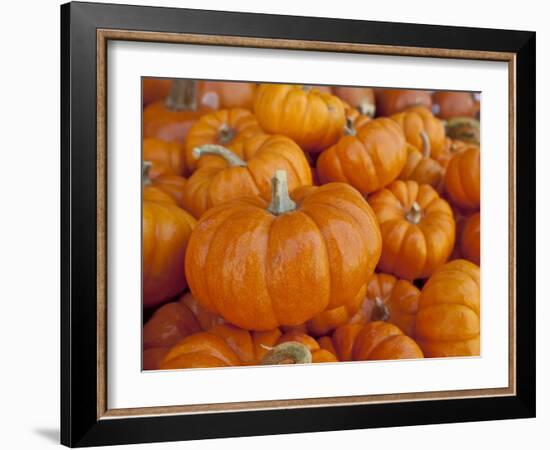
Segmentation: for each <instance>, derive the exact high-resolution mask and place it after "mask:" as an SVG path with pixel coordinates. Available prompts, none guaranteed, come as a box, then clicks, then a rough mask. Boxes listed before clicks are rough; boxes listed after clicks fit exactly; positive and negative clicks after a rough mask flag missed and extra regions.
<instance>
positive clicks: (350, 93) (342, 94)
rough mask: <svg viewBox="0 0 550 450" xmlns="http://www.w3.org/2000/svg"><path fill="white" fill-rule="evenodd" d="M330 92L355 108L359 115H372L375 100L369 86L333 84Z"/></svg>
mask: <svg viewBox="0 0 550 450" xmlns="http://www.w3.org/2000/svg"><path fill="white" fill-rule="evenodd" d="M332 93H333V94H334V95H336V96H337V97H339V98H340V100H342V101H343V102H345V103H347V104H349V105H350V106H351V107H353V108H357V110H358V111H359V113H360V114H361V115H364V116H370V117H374V114H375V113H376V100H375V98H374V91H373V90H372V89H371V88H366V87H347V86H335V87H333V88H332Z"/></svg>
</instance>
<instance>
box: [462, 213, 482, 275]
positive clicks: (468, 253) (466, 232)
mask: <svg viewBox="0 0 550 450" xmlns="http://www.w3.org/2000/svg"><path fill="white" fill-rule="evenodd" d="M479 219H480V215H479V213H474V214H472V215H471V216H470V217H468V219H466V222H465V223H464V228H463V230H462V235H461V239H460V250H461V252H462V256H463V257H464V258H466V259H467V260H469V261H471V262H473V263H474V264H477V265H478V266H479V263H480V255H479V235H480V223H479Z"/></svg>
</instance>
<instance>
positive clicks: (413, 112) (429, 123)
mask: <svg viewBox="0 0 550 450" xmlns="http://www.w3.org/2000/svg"><path fill="white" fill-rule="evenodd" d="M391 119H392V120H394V121H395V122H397V123H398V124H399V126H400V127H401V128H402V130H403V133H405V139H406V140H407V142H408V143H409V144H411V145H413V146H414V147H416V148H417V149H418V150H420V151H423V150H424V148H425V147H426V143H425V141H426V137H427V138H428V141H429V147H430V155H431V156H432V157H433V158H436V159H437V157H438V156H439V154H440V153H441V152H442V151H443V150H444V148H445V127H444V125H443V122H442V121H441V120H439V119H438V118H437V117H435V116H434V115H433V114H432V112H431V111H430V110H429V109H428V108H425V107H424V106H411V107H409V108H407V109H405V110H404V111H402V112H400V113H398V114H394V115H393V116H391Z"/></svg>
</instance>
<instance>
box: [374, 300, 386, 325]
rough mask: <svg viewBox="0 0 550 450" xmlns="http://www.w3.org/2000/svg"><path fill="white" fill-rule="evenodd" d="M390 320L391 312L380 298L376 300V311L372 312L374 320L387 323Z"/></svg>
mask: <svg viewBox="0 0 550 450" xmlns="http://www.w3.org/2000/svg"><path fill="white" fill-rule="evenodd" d="M389 318H390V310H389V309H388V307H387V306H386V304H385V303H384V301H383V300H382V299H381V298H380V297H376V298H375V299H374V311H373V312H372V320H373V321H374V320H382V321H383V322H387V321H388V320H389Z"/></svg>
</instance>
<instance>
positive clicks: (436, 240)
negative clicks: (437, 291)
mask: <svg viewBox="0 0 550 450" xmlns="http://www.w3.org/2000/svg"><path fill="white" fill-rule="evenodd" d="M369 204H370V205H371V206H372V209H373V210H374V213H375V214H376V217H377V218H378V222H379V223H380V230H381V232H382V256H381V258H380V263H379V265H378V268H379V270H381V271H383V272H387V273H391V274H393V275H396V276H397V277H399V278H404V279H406V280H414V279H416V278H426V277H428V276H430V275H431V274H432V273H433V271H434V270H435V269H436V268H438V267H439V266H441V265H443V264H444V263H445V262H446V261H447V258H448V257H449V255H450V254H451V251H452V249H453V246H454V242H455V221H454V217H453V212H452V210H451V207H450V206H449V204H448V203H447V202H446V201H445V200H443V199H442V198H440V197H439V195H438V194H437V192H436V191H435V190H434V189H433V188H432V187H431V186H429V185H427V184H422V185H419V184H418V183H417V182H416V181H394V182H393V183H392V184H390V185H389V186H388V187H387V188H385V189H383V190H381V191H379V192H376V193H375V194H373V195H372V196H371V197H369Z"/></svg>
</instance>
